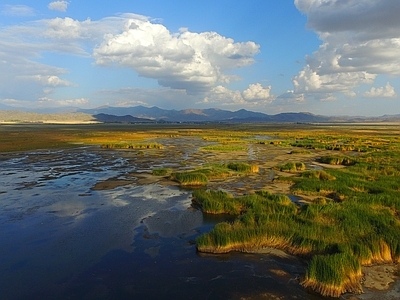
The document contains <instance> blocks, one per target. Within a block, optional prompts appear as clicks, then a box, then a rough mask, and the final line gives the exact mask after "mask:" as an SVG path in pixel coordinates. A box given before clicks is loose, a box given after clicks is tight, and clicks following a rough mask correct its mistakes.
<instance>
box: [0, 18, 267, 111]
mask: <svg viewBox="0 0 400 300" xmlns="http://www.w3.org/2000/svg"><path fill="white" fill-rule="evenodd" d="M0 49H1V51H0V64H4V68H3V65H0V99H6V98H16V99H29V100H30V101H36V100H37V99H40V98H41V99H44V98H45V97H47V96H48V95H49V94H50V93H53V92H55V89H56V88H58V87H62V86H74V85H75V84H74V83H71V82H69V81H67V80H65V79H63V78H62V75H63V74H65V73H67V72H69V71H68V70H67V69H63V68H57V67H54V66H51V65H45V64H41V63H38V62H37V61H38V60H40V58H41V56H42V54H43V53H46V52H53V53H61V54H68V55H78V56H82V57H87V58H94V59H95V62H96V64H97V65H101V66H116V67H122V68H126V67H129V68H132V69H133V70H135V71H136V72H137V73H138V74H139V76H142V77H146V78H152V79H155V80H157V81H158V83H159V84H160V86H161V87H162V88H160V89H157V90H146V89H136V90H135V94H134V96H133V98H132V97H130V98H129V97H127V96H126V95H124V93H123V92H122V89H121V90H120V92H119V93H117V94H116V97H112V99H113V100H112V101H114V103H118V102H120V103H123V102H126V101H128V102H130V101H134V102H133V103H143V104H147V103H150V104H152V105H160V106H163V105H164V107H169V106H170V105H169V104H168V103H175V104H176V105H175V106H176V107H178V106H185V107H187V106H188V105H190V103H195V102H197V101H199V99H200V98H201V97H203V98H204V95H208V93H209V92H210V91H211V90H213V89H214V90H213V92H212V93H210V95H211V96H210V101H216V99H217V98H219V97H220V98H221V101H222V97H223V96H222V95H223V94H224V95H226V94H230V96H229V97H228V98H229V99H230V100H229V101H228V102H231V103H235V101H236V102H237V103H238V104H240V103H243V104H244V103H253V105H257V104H260V103H268V102H270V101H272V99H273V96H271V95H270V90H271V87H262V86H261V85H260V84H255V85H251V86H249V88H248V89H247V90H246V91H245V92H243V94H242V92H240V91H231V92H230V93H228V91H227V90H226V91H225V92H226V93H221V91H219V92H218V89H221V88H220V87H218V86H219V85H221V84H226V83H229V82H231V81H234V80H238V77H237V76H236V75H232V74H231V73H232V72H231V70H233V69H236V68H241V67H245V66H248V65H250V64H252V63H253V62H254V56H255V55H256V54H257V53H258V52H259V45H257V44H255V43H254V42H251V41H249V42H235V41H234V40H232V39H231V38H227V37H224V36H222V35H220V34H218V33H216V32H200V33H194V32H190V31H189V30H188V29H186V28H181V29H180V30H179V32H177V33H171V32H170V31H169V30H168V29H167V28H166V27H165V26H163V25H161V24H157V23H156V22H155V21H152V20H150V19H149V18H148V17H145V16H141V15H135V14H121V15H118V16H115V17H108V18H103V19H100V20H98V21H92V20H90V19H87V20H83V21H78V20H75V19H72V18H69V17H65V18H53V19H42V20H37V21H32V22H26V23H24V24H22V25H18V26H8V27H3V28H2V30H0ZM2 79H4V80H2ZM21 84H23V85H24V87H25V88H24V89H21V88H20V86H21ZM216 86H217V88H216ZM164 87H165V88H164ZM235 95H237V96H235ZM97 96H98V97H100V98H102V97H103V96H104V93H103V94H99V95H97ZM131 96H132V95H131ZM159 99H163V100H161V101H160V102H159ZM232 101H233V102H232Z"/></svg>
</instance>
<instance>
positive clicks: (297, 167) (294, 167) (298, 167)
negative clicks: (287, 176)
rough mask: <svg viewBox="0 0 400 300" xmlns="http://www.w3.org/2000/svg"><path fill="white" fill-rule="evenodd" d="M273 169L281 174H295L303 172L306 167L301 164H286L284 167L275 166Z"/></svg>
mask: <svg viewBox="0 0 400 300" xmlns="http://www.w3.org/2000/svg"><path fill="white" fill-rule="evenodd" d="M275 169H277V170H280V171H282V172H289V173H295V172H298V171H304V170H305V169H306V165H305V164H304V163H302V162H288V163H286V164H284V165H278V166H276V167H275Z"/></svg>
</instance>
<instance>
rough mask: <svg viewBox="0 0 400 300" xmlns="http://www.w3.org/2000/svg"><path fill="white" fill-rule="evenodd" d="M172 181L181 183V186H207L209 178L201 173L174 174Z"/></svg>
mask: <svg viewBox="0 0 400 300" xmlns="http://www.w3.org/2000/svg"><path fill="white" fill-rule="evenodd" d="M171 179H172V180H175V181H177V182H179V183H180V184H181V185H189V186H190V185H206V184H207V183H208V178H207V176H206V175H204V174H203V173H200V172H195V171H194V172H178V173H172V174H171Z"/></svg>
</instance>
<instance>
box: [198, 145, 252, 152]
mask: <svg viewBox="0 0 400 300" xmlns="http://www.w3.org/2000/svg"><path fill="white" fill-rule="evenodd" d="M201 150H203V151H221V152H231V151H232V152H233V151H246V150H247V146H243V145H231V144H228V145H226V144H220V145H210V146H206V147H202V148H201Z"/></svg>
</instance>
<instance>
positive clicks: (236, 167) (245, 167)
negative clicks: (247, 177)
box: [226, 162, 258, 173]
mask: <svg viewBox="0 0 400 300" xmlns="http://www.w3.org/2000/svg"><path fill="white" fill-rule="evenodd" d="M226 167H227V168H228V169H230V170H233V171H236V172H243V173H257V172H258V166H256V165H250V164H248V163H245V162H230V163H228V164H227V165H226Z"/></svg>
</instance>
